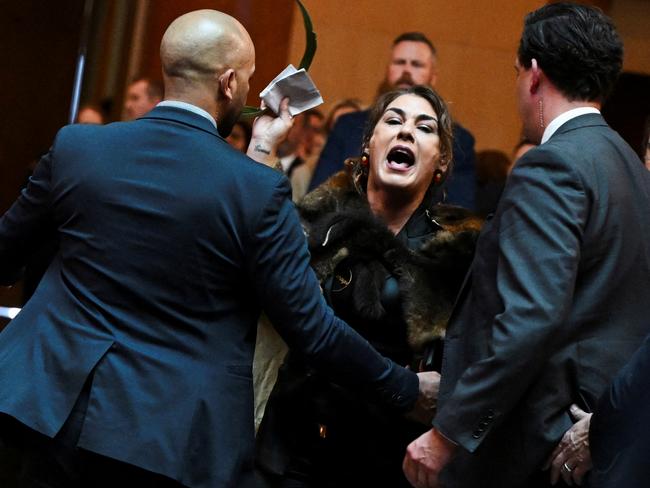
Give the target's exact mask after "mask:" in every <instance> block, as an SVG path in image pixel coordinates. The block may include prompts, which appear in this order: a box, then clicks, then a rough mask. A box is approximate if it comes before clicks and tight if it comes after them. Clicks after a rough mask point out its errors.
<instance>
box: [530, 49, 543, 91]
mask: <svg viewBox="0 0 650 488" xmlns="http://www.w3.org/2000/svg"><path fill="white" fill-rule="evenodd" d="M530 73H531V77H530V93H531V95H535V94H536V93H537V92H538V91H539V87H540V82H541V78H542V69H541V68H540V67H539V65H538V64H537V60H536V59H535V58H533V59H531V60H530Z"/></svg>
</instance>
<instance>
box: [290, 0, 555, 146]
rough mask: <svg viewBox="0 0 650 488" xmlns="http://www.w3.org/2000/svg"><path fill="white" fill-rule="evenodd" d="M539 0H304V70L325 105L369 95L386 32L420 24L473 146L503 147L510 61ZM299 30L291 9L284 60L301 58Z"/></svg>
mask: <svg viewBox="0 0 650 488" xmlns="http://www.w3.org/2000/svg"><path fill="white" fill-rule="evenodd" d="M544 3H545V2H544V1H541V0H516V1H513V0H492V1H485V0H483V1H477V0H454V1H452V2H450V1H448V0H405V1H403V2H395V1H394V0H327V1H322V0H304V4H305V5H306V7H307V9H308V10H309V12H310V14H311V16H312V20H313V22H314V29H315V31H316V33H317V35H318V45H319V47H318V51H317V53H316V57H315V58H314V64H313V65H312V68H311V70H310V73H311V76H312V77H313V79H314V81H315V82H316V84H317V86H318V87H319V88H320V90H321V93H322V95H323V98H324V99H325V106H324V107H323V108H324V109H325V110H327V109H328V108H329V107H330V106H331V104H332V103H334V102H336V101H337V100H339V99H341V98H346V97H351V96H352V97H358V98H360V99H361V100H363V102H364V103H371V102H372V101H373V99H374V96H375V93H376V90H377V85H378V84H379V82H380V81H381V79H382V78H383V76H384V70H385V67H386V63H387V59H388V52H389V49H390V46H391V43H392V41H393V39H394V38H395V37H396V36H397V35H399V34H400V33H402V32H406V31H412V30H419V31H422V32H424V33H425V34H426V35H427V36H428V37H429V38H430V39H431V40H432V41H433V43H434V44H435V45H436V48H437V50H438V55H439V68H440V69H439V79H438V84H437V88H438V90H439V91H440V93H441V94H442V95H443V96H444V97H445V99H446V100H447V101H448V102H449V103H450V105H451V107H452V113H453V115H454V117H455V118H456V119H457V120H458V121H459V122H461V123H462V124H463V125H464V126H466V127H467V128H468V129H469V130H470V131H471V132H472V133H473V134H474V136H475V137H476V147H477V149H487V148H495V149H502V150H504V151H506V152H507V153H508V154H510V152H511V150H512V147H513V146H514V144H515V143H516V142H517V140H518V138H519V131H520V124H519V119H518V115H517V106H516V101H515V99H514V96H513V94H514V80H515V72H514V68H513V63H514V59H515V54H516V47H517V42H518V39H519V35H520V33H521V27H522V23H523V17H524V15H525V13H526V12H529V11H531V10H534V9H535V8H537V7H539V6H541V5H543V4H544ZM303 49H304V31H303V27H302V20H301V17H300V15H294V22H293V34H292V41H291V48H290V61H291V62H293V63H294V64H296V63H298V62H299V61H300V58H301V55H302V52H303Z"/></svg>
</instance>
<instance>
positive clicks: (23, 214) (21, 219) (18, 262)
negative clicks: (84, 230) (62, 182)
mask: <svg viewBox="0 0 650 488" xmlns="http://www.w3.org/2000/svg"><path fill="white" fill-rule="evenodd" d="M52 158H53V156H52V151H50V152H49V153H48V154H46V155H45V156H43V158H41V160H40V161H39V163H38V165H37V166H36V169H35V170H34V174H33V175H32V176H31V178H30V179H29V182H28V184H27V187H26V188H25V189H24V190H23V191H22V192H21V194H20V196H19V197H18V199H17V200H16V201H15V202H14V204H13V205H12V206H11V208H10V209H9V210H8V211H7V212H6V213H5V214H4V215H3V216H2V218H1V219H0V284H1V285H12V284H14V283H15V282H16V281H17V280H18V279H19V278H20V275H21V270H22V268H23V266H24V265H25V263H26V261H27V259H28V258H29V256H30V255H31V253H33V252H34V251H35V249H36V248H37V247H38V246H39V245H40V244H41V243H42V242H43V239H44V236H45V235H46V234H49V233H51V232H53V230H54V227H53V225H54V223H53V219H52V215H53V214H52V207H51V201H50V199H51V195H50V189H51V171H52Z"/></svg>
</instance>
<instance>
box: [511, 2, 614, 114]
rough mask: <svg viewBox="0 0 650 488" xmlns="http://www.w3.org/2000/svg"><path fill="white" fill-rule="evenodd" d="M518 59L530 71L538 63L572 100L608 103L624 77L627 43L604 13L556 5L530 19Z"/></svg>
mask: <svg viewBox="0 0 650 488" xmlns="http://www.w3.org/2000/svg"><path fill="white" fill-rule="evenodd" d="M518 57H519V63H520V64H521V65H522V66H523V67H524V68H526V69H528V68H530V66H531V60H532V59H533V58H534V59H536V60H537V63H538V65H539V67H540V68H541V69H542V70H543V71H544V73H545V74H546V76H547V77H548V78H549V79H550V80H551V81H552V82H553V84H554V85H555V86H556V87H557V88H559V89H560V90H561V91H562V93H563V94H564V95H565V96H566V97H567V98H568V99H569V100H571V101H573V100H580V101H603V100H604V99H605V98H607V96H608V95H609V94H610V92H611V91H612V88H613V86H614V83H615V82H616V79H617V77H618V74H619V73H620V71H621V67H622V65H623V42H622V41H621V39H620V37H619V35H618V33H617V32H616V28H615V27H614V24H613V23H612V21H611V20H610V19H609V18H608V17H607V16H606V15H605V14H603V12H602V11H601V10H600V9H598V8H595V7H589V6H585V5H577V4H574V3H553V4H549V5H546V6H544V7H542V8H540V9H538V10H535V11H534V12H531V13H529V14H528V15H527V16H526V18H525V21H524V32H523V33H522V35H521V41H520V43H519V52H518Z"/></svg>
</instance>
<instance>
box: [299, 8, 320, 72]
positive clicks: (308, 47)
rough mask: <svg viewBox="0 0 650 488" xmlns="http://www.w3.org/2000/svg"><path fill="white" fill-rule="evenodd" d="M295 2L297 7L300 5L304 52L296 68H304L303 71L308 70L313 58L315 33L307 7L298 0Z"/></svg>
mask: <svg viewBox="0 0 650 488" xmlns="http://www.w3.org/2000/svg"><path fill="white" fill-rule="evenodd" d="M296 2H297V3H298V7H300V13H301V14H302V22H303V24H304V26H305V54H303V55H302V59H301V60H300V65H299V66H298V69H300V68H305V71H308V70H309V67H310V66H311V62H312V61H313V59H314V54H316V47H317V42H316V33H315V32H314V26H313V24H312V22H311V17H309V12H307V9H306V8H305V6H304V5H303V4H302V2H301V1H300V0H296Z"/></svg>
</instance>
